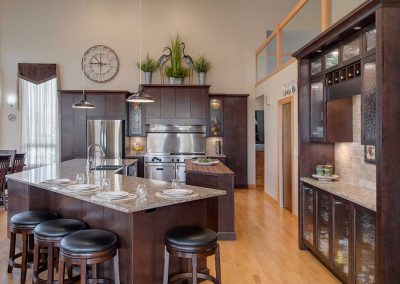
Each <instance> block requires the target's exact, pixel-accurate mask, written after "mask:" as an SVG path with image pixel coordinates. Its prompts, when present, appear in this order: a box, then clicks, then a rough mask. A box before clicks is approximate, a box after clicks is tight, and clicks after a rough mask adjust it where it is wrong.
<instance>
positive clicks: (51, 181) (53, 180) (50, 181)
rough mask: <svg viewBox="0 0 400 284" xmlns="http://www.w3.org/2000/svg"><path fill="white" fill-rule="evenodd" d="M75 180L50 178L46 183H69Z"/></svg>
mask: <svg viewBox="0 0 400 284" xmlns="http://www.w3.org/2000/svg"><path fill="white" fill-rule="evenodd" d="M72 182H73V180H70V179H67V178H58V179H50V180H45V181H44V183H49V184H59V185H61V184H68V183H72Z"/></svg>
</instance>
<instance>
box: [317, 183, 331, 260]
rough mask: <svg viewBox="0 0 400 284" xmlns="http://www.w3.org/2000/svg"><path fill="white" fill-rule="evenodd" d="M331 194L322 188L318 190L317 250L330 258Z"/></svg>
mask: <svg viewBox="0 0 400 284" xmlns="http://www.w3.org/2000/svg"><path fill="white" fill-rule="evenodd" d="M330 211H331V210H330V195H329V194H328V193H326V192H324V191H322V190H318V191H317V211H316V214H317V226H316V227H317V251H318V253H319V254H320V255H321V256H323V257H324V258H325V259H326V260H329V251H330V237H331V229H330V225H331V213H330Z"/></svg>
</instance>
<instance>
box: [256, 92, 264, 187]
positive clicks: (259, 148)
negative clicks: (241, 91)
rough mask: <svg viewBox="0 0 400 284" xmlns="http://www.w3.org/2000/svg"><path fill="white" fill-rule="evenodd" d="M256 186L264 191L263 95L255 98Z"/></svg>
mask: <svg viewBox="0 0 400 284" xmlns="http://www.w3.org/2000/svg"><path fill="white" fill-rule="evenodd" d="M255 135H256V137H255V141H256V147H255V148H256V187H257V189H259V190H262V191H264V138H265V137H264V96H261V97H259V98H256V110H255Z"/></svg>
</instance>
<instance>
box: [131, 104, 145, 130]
mask: <svg viewBox="0 0 400 284" xmlns="http://www.w3.org/2000/svg"><path fill="white" fill-rule="evenodd" d="M144 114H145V106H144V104H135V103H128V125H127V136H144V135H145V134H146V133H145V123H144V120H145V119H144Z"/></svg>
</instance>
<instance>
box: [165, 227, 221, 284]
mask: <svg viewBox="0 0 400 284" xmlns="http://www.w3.org/2000/svg"><path fill="white" fill-rule="evenodd" d="M217 239H218V235H217V233H216V232H214V231H212V230H210V229H206V228H202V227H177V228H174V229H172V230H170V231H169V232H168V233H167V235H166V237H165V255H164V258H165V259H164V280H163V284H167V283H174V282H177V281H182V280H186V279H192V283H193V284H197V283H198V280H197V279H198V278H200V279H205V280H209V281H211V282H213V283H217V284H221V266H220V253H219V244H218V242H217ZM170 254H171V255H172V256H177V257H181V258H187V259H191V260H192V272H189V273H179V274H175V275H173V276H171V277H169V275H168V274H169V255H170ZM211 255H215V270H216V278H215V277H214V276H212V275H210V274H205V273H200V272H197V260H198V258H203V257H207V256H211Z"/></svg>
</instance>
